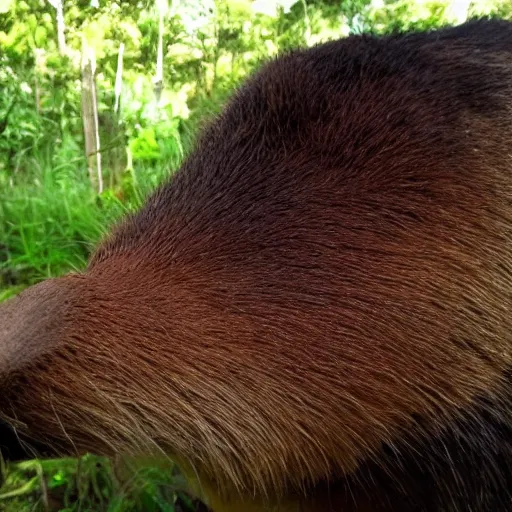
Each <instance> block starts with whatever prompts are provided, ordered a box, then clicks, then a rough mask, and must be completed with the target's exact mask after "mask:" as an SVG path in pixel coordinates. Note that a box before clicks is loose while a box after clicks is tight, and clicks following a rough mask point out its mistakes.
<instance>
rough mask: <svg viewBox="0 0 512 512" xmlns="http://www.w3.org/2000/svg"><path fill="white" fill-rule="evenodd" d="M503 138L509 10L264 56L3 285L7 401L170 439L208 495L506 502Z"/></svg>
mask: <svg viewBox="0 0 512 512" xmlns="http://www.w3.org/2000/svg"><path fill="white" fill-rule="evenodd" d="M511 148H512V25H511V24H509V23H505V22H479V23H473V24H471V23H470V24H466V25H463V26H461V27H458V28H453V29H446V30H444V31H439V32H434V33H431V34H414V35H409V36H405V37H402V36H400V37H392V38H382V39H374V38H369V37H352V38H349V39H346V40H343V41H339V42H334V43H329V44H326V45H322V46H319V47H316V48H314V49H311V50H306V51H298V52H294V53H292V54H290V55H287V56H283V57H281V58H280V59H278V60H276V61H274V62H272V63H270V64H268V65H267V66H265V67H264V68H263V70H262V71H260V72H259V73H258V74H257V75H255V76H254V77H253V78H252V79H251V80H249V81H248V82H247V84H246V85H245V86H244V87H242V88H241V89H240V90H239V91H238V93H237V94H236V95H235V97H234V98H233V99H232V100H231V102H230V103H229V104H228V106H227V108H226V109H225V110H224V112H223V113H222V115H221V116H220V118H219V119H218V120H216V121H215V122H214V123H212V124H211V126H210V127H209V128H208V129H207V130H206V131H205V133H204V134H203V135H202V137H201V139H200V141H199V143H198V145H197V149H196V150H195V151H194V152H193V153H192V154H191V155H190V157H189V158H188V159H187V161H186V162H185V164H184V165H183V167H182V169H181V170H180V171H179V172H178V173H177V174H176V175H175V176H174V177H173V179H172V180H171V182H170V183H169V184H167V185H165V186H163V187H162V188H161V189H160V190H159V191H158V192H157V193H156V194H155V195H154V196H153V197H151V198H150V199H149V201H148V202H147V204H146V205H145V207H144V208H143V209H142V210H141V211H140V212H139V213H137V214H136V215H135V216H133V217H132V218H129V219H127V220H126V221H125V222H124V223H123V224H121V225H120V226H119V227H118V228H117V229H116V231H115V232H114V233H113V234H112V236H111V237H110V238H109V240H107V241H106V242H105V243H103V244H102V245H101V246H100V248H99V249H98V251H97V252H96V253H95V255H94V256H93V258H92V259H91V262H90V264H89V267H88V269H87V271H86V272H84V273H82V274H78V275H70V276H66V277H63V278H61V279H57V280H55V281H50V282H48V283H45V284H43V285H39V288H35V289H34V290H32V291H31V292H28V293H27V294H22V295H21V296H20V297H19V298H17V299H15V301H14V302H12V303H10V304H9V303H8V304H7V305H5V306H3V308H4V309H3V310H0V318H4V320H3V321H4V326H3V327H0V364H1V366H0V372H2V373H3V376H4V388H3V395H2V396H3V403H2V404H1V409H2V412H3V414H4V416H5V417H7V418H9V419H10V420H9V421H10V422H11V424H14V423H15V424H16V425H18V429H19V432H20V434H22V435H25V436H27V437H28V436H30V437H34V438H36V439H37V440H38V441H40V442H43V443H44V444H46V445H48V446H51V447H53V448H54V449H56V450H58V451H63V452H67V453H69V452H74V451H75V450H76V451H79V452H80V451H83V450H91V451H94V452H96V453H102V454H113V453H116V452H118V451H134V452H144V453H155V454H158V453H162V455H164V454H165V455H171V456H173V457H176V458H177V460H178V461H179V462H180V463H181V464H182V465H183V467H184V469H185V471H186V472H187V473H188V475H189V476H196V477H198V478H199V481H200V484H199V491H203V492H204V494H205V495H206V498H207V499H209V500H210V503H212V504H213V507H214V508H215V509H216V510H223V511H227V510H233V511H234V510H240V511H249V510H271V508H270V507H271V506H275V507H276V510H279V511H285V510H315V511H325V510H335V511H345V510H357V511H364V510H383V511H394V510H410V511H427V510H428V511H434V510H435V511H451V510H469V507H472V508H471V510H476V511H482V512H483V511H486V510H508V509H509V507H510V504H511V503H512V491H511V490H510V489H512V469H511V467H512V462H511V461H512V441H511V439H512V419H511V417H510V416H511V415H510V410H511V405H512V400H511V389H510V388H511V386H510V373H509V372H510V369H511V368H512V355H511V350H512V344H511V339H512V315H511V314H510V312H511V300H512V297H511V290H512V256H511V237H512V235H511V233H512V231H511V226H512V205H511V198H512V158H511V153H510V152H511ZM48 297H52V299H51V304H50V306H51V308H50V309H49V307H48V306H47V304H48V303H49V302H48ZM56 301H57V302H56ZM55 311H58V315H57V317H56V314H55ZM1 315H5V317H2V316H1ZM5 318H7V320H5ZM56 318H57V321H55V319H56ZM29 326H30V329H31V330H30V331H28V330H27V329H28V328H29ZM1 329H3V330H1ZM26 343H28V344H29V345H27V347H28V348H27V350H23V351H22V352H20V355H19V356H17V357H16V358H14V354H15V352H16V351H17V350H20V345H22V344H26ZM14 419H16V422H14V421H13V420H14ZM475 461H478V463H475ZM420 482H426V483H425V484H424V485H422V484H420ZM429 486H430V487H429ZM465 506H467V507H468V508H464V507H465ZM251 507H252V508H251Z"/></svg>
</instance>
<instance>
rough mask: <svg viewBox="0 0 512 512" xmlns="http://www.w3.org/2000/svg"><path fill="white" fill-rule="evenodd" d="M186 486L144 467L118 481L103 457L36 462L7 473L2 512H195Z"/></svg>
mask: <svg viewBox="0 0 512 512" xmlns="http://www.w3.org/2000/svg"><path fill="white" fill-rule="evenodd" d="M183 487H184V482H183V479H182V478H181V477H180V475H179V474H178V473H177V472H176V469H175V468H174V469H170V470H169V471H168V472H162V471H161V470H160V469H159V468H156V467H149V466H145V465H143V466H141V467H140V468H139V470H138V471H136V472H135V473H134V474H133V475H132V477H131V478H130V479H128V480H125V481H120V480H119V479H118V478H117V477H116V472H115V471H114V469H113V467H112V464H111V462H110V461H109V460H107V459H105V458H102V457H94V456H92V455H86V456H84V457H82V458H80V459H71V458H67V459H54V460H32V461H25V462H18V463H16V464H13V465H12V467H9V468H8V471H7V472H6V479H5V482H4V485H3V487H2V489H1V490H0V510H2V511H3V512H24V511H27V512H29V511H31V512H34V511H41V512H43V511H46V510H55V511H57V510H59V511H61V512H135V511H145V512H175V511H177V510H181V511H183V512H192V511H194V510H195V506H194V502H193V501H192V500H191V499H190V498H189V497H188V496H187V495H186V494H184V493H183V492H182V491H181V490H180V489H182V488H183ZM178 503H179V507H180V508H178Z"/></svg>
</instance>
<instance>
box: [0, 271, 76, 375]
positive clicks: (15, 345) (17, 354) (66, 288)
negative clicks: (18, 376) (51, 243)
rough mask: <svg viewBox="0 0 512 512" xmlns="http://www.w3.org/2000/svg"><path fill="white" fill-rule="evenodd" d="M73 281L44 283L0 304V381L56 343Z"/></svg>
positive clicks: (66, 314) (72, 293)
mask: <svg viewBox="0 0 512 512" xmlns="http://www.w3.org/2000/svg"><path fill="white" fill-rule="evenodd" d="M76 281H77V280H76V279H73V278H69V277H67V278H66V277H65V278H59V279H48V280H46V281H43V282H42V283H39V284H37V285H34V286H31V287H30V288H27V289H26V290H24V291H23V292H21V293H20V294H19V295H18V296H17V297H14V298H12V299H10V300H8V301H7V302H4V303H2V304H0V377H5V376H6V375H7V374H8V373H10V372H12V371H16V370H19V369H21V368H23V367H24V366H26V365H27V364H30V363H32V362H33V361H35V360H36V359H37V358H39V357H40V356H42V355H43V354H45V353H47V352H49V351H51V350H52V349H53V348H55V346H56V344H58V343H59V339H60V338H61V336H60V335H61V334H62V332H63V330H64V328H65V323H66V322H68V321H69V320H70V314H71V306H72V304H73V303H74V302H75V301H74V297H77V293H76V291H77V290H76Z"/></svg>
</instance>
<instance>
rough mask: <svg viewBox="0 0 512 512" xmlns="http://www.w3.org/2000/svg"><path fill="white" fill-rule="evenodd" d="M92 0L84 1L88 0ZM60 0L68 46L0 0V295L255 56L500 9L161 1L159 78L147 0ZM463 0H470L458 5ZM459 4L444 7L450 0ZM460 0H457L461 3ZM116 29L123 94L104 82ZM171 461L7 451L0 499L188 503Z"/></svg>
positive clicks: (432, 3) (95, 219)
mask: <svg viewBox="0 0 512 512" xmlns="http://www.w3.org/2000/svg"><path fill="white" fill-rule="evenodd" d="M96 4H97V5H98V6H97V7H95V5H96ZM96 4H95V3H94V2H91V1H90V0H78V1H76V0H66V1H65V2H64V21H65V25H66V32H65V36H66V44H67V48H66V51H65V52H64V53H63V54H61V53H60V52H59V48H58V44H57V24H56V11H55V8H54V7H53V5H52V3H50V2H49V1H47V0H0V89H1V91H2V94H1V95H0V301H1V300H5V299H7V298H8V297H10V296H12V295H15V294H16V293H18V292H19V291H20V290H21V289H22V288H24V287H25V286H27V285H29V284H31V283H33V282H36V281H39V280H40V279H43V278H45V277H48V276H54V275H60V274H63V273H65V272H67V271H69V270H71V269H81V268H83V267H84V265H85V263H86V261H87V258H88V256H89V254H90V251H91V249H92V247H93V246H94V245H95V244H96V243H97V242H98V240H99V239H101V237H102V235H103V234H104V233H105V232H106V231H107V230H108V228H109V227H110V226H111V225H112V223H114V222H115V221H116V220H117V219H119V217H120V216H122V215H123V214H124V213H125V212H126V211H129V210H133V209H134V208H137V207H138V206H139V205H140V204H141V203H142V201H143V200H144V198H145V197H146V195H147V194H148V193H150V192H151V191H152V190H153V189H154V188H155V187H156V186H157V185H158V184H159V183H160V182H161V181H162V180H163V179H165V178H166V177H168V176H169V175H170V174H171V173H172V172H173V171H174V170H175V169H177V168H178V167H179V165H180V163H181V161H182V160H183V158H184V155H185V154H186V153H187V151H188V150H189V149H190V147H191V145H192V144H193V140H194V137H195V135H196V133H197V131H198V129H199V128H200V126H201V124H202V123H204V122H206V121H207V120H208V119H209V118H211V117H212V116H214V115H216V114H217V113H218V112H219V110H220V108H221V106H222V105H223V104H224V103H225V101H226V100H227V98H228V97H229V96H230V94H232V91H233V89H234V88H235V87H236V86H237V85H238V84H239V83H240V82H241V81H242V80H243V78H244V77H245V76H247V74H249V73H250V72H251V71H252V70H254V69H255V68H256V67H257V66H258V65H259V64H260V63H261V62H262V61H264V60H266V59H268V58H271V57H273V56H275V55H277V54H278V53H279V52H282V51H285V50H287V49H290V48H295V47H298V46H310V45H313V44H316V43H318V42H321V41H326V40H329V39H335V38H338V37H342V36H346V35H349V34H351V33H360V32H374V33H390V32H397V31H404V30H411V29H428V28H434V27H438V26H441V25H444V24H447V23H455V22H460V21H462V20H463V19H464V18H465V17H466V16H491V15H495V16H496V15H498V16H500V17H503V18H508V19H512V3H511V2H510V0H474V1H472V2H471V3H469V2H468V5H466V6H465V5H464V2H463V1H457V2H449V1H448V0H424V1H414V0H297V1H294V0H180V1H174V2H169V5H168V6H167V7H166V8H165V9H164V27H165V31H164V56H163V69H164V77H163V79H164V88H163V91H162V92H161V95H160V97H159V98H158V99H157V98H156V96H155V90H154V75H155V70H156V60H157V46H158V35H159V13H160V11H159V7H158V6H159V5H160V4H159V3H155V2H153V1H152V0H151V1H150V0H142V1H139V2H131V1H127V0H108V1H107V0H100V1H98V2H97V3H96ZM461 6H462V7H464V6H465V7H468V6H469V8H468V9H467V11H464V10H462V11H461V10H460V7H461ZM455 7H456V8H455ZM457 9H459V10H457ZM84 40H85V41H87V44H88V45H89V46H90V47H92V48H93V49H94V52H95V55H96V64H97V75H96V78H97V98H98V109H99V123H100V127H99V128H100V129H99V136H100V139H101V142H102V153H101V156H102V161H103V165H104V169H103V171H104V179H105V180H104V181H105V183H106V189H105V191H104V192H103V193H102V194H101V195H98V194H96V193H95V192H94V191H93V189H92V187H91V183H90V181H89V177H88V172H87V168H86V161H85V157H84V149H83V146H84V144H83V134H82V131H83V127H82V119H81V83H80V80H81V50H82V43H83V41H84ZM121 43H123V44H124V48H125V50H124V72H123V87H122V95H121V102H120V109H119V111H116V110H115V109H114V104H115V92H114V84H115V77H116V69H117V60H118V54H119V50H120V45H121ZM181 486H182V482H181V480H180V477H179V476H178V475H177V474H175V472H174V471H162V470H160V469H158V468H155V467H152V466H148V467H142V466H141V467H140V468H139V469H138V471H136V472H135V473H134V474H133V475H132V477H131V479H130V480H129V482H124V483H120V482H119V481H118V480H117V479H116V477H115V476H114V472H113V470H112V467H111V464H110V462H109V461H107V460H104V459H99V458H95V457H92V456H86V457H85V458H82V459H80V460H76V459H61V460H51V461H29V462H23V463H19V464H15V465H12V466H10V467H9V468H8V471H7V473H6V481H5V484H4V486H3V487H2V488H1V489H0V511H5V512H15V511H16V512H21V511H29V510H31V511H32V510H62V511H67V512H71V511H78V510H80V511H89V510H90V511H92V510H94V511H108V512H114V511H115V512H117V511H119V512H121V511H132V510H133V511H135V510H144V511H149V512H152V511H174V510H178V508H179V507H178V506H177V505H176V503H177V500H178V496H180V498H179V499H180V500H181V505H180V507H181V508H180V510H182V511H185V512H186V511H191V510H194V505H193V504H192V503H191V502H190V500H188V501H187V498H186V496H184V495H183V494H180V493H179V492H177V489H178V488H181Z"/></svg>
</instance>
